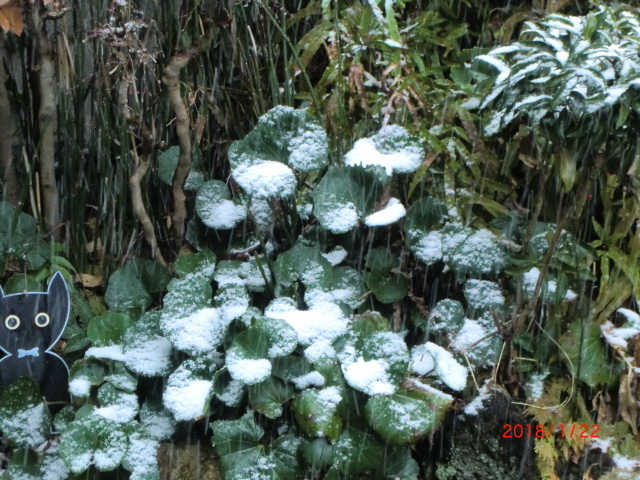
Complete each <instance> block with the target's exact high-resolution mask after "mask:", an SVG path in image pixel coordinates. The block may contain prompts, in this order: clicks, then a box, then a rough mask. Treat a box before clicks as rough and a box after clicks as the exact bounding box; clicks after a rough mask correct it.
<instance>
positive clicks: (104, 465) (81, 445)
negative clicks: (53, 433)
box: [59, 415, 128, 473]
mask: <svg viewBox="0 0 640 480" xmlns="http://www.w3.org/2000/svg"><path fill="white" fill-rule="evenodd" d="M127 444H128V442H127V435H126V433H124V431H123V430H122V427H121V425H120V424H118V423H116V422H113V421H111V420H107V419H105V418H102V417H99V416H95V415H87V416H85V417H82V418H79V419H77V420H75V421H74V422H73V423H72V424H71V425H69V426H68V427H67V429H66V430H64V431H63V432H62V434H61V435H60V446H59V449H60V456H61V457H62V459H63V460H64V462H65V464H66V465H67V467H68V468H69V469H70V470H71V472H73V473H82V472H84V471H85V470H87V469H88V468H89V467H90V466H91V465H94V466H95V467H96V468H97V469H98V470H100V471H110V470H114V469H115V468H116V467H118V465H120V462H121V461H122V459H123V458H124V455H125V453H126V452H127Z"/></svg>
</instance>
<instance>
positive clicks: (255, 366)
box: [227, 351, 271, 385]
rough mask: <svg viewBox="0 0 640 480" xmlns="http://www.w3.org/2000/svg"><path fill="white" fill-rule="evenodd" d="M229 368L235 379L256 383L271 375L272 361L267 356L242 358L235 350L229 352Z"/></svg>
mask: <svg viewBox="0 0 640 480" xmlns="http://www.w3.org/2000/svg"><path fill="white" fill-rule="evenodd" d="M227 368H228V369H229V373H230V374H231V376H232V377H233V378H234V380H239V381H241V382H243V383H246V384H247V385H254V384H256V383H260V382H262V381H264V380H266V379H267V378H268V377H269V376H270V375H271V362H270V361H269V360H267V359H266V358H258V359H253V358H241V357H239V356H236V355H234V353H233V352H231V351H230V352H229V353H228V354H227Z"/></svg>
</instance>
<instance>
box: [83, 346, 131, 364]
mask: <svg viewBox="0 0 640 480" xmlns="http://www.w3.org/2000/svg"><path fill="white" fill-rule="evenodd" d="M84 356H85V358H91V357H93V358H102V359H106V360H117V361H120V362H124V361H125V360H126V356H125V354H124V352H123V350H122V345H109V346H108V347H91V348H89V349H88V350H87V351H86V352H85V354H84Z"/></svg>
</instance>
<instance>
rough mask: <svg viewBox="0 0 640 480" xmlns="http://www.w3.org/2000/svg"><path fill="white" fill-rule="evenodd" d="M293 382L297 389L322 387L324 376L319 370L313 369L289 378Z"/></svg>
mask: <svg viewBox="0 0 640 480" xmlns="http://www.w3.org/2000/svg"><path fill="white" fill-rule="evenodd" d="M291 381H292V382H293V384H294V385H295V386H296V388H297V389H299V390H304V389H305V388H308V387H322V386H324V377H323V376H322V375H321V374H320V372H318V371H316V370H314V371H313V372H309V373H307V374H306V375H301V376H299V377H296V378H294V379H292V380H291Z"/></svg>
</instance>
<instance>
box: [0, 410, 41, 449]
mask: <svg viewBox="0 0 640 480" xmlns="http://www.w3.org/2000/svg"><path fill="white" fill-rule="evenodd" d="M46 408H47V407H46V406H45V404H44V403H38V404H36V405H33V404H32V405H31V406H29V407H28V408H24V409H23V410H21V411H20V412H18V413H17V414H15V415H13V416H11V417H10V418H9V417H6V418H2V419H0V428H1V429H2V430H3V433H4V434H5V435H7V434H10V437H11V438H13V439H19V440H20V442H19V443H20V444H24V445H28V446H30V447H31V448H36V447H38V446H40V445H41V444H43V443H44V442H45V441H46V440H47V438H48V435H45V434H48V432H49V428H48V423H49V419H48V416H47V412H46Z"/></svg>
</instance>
